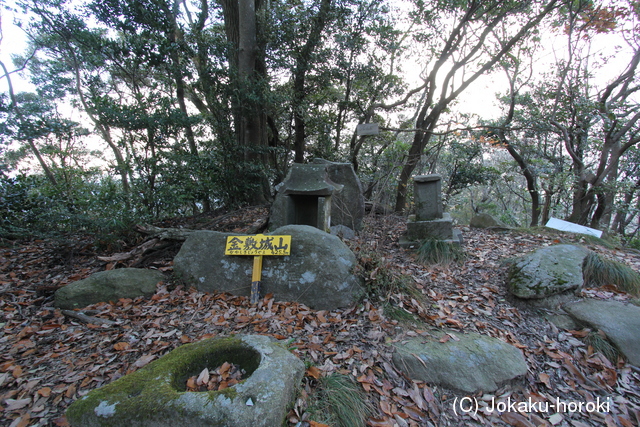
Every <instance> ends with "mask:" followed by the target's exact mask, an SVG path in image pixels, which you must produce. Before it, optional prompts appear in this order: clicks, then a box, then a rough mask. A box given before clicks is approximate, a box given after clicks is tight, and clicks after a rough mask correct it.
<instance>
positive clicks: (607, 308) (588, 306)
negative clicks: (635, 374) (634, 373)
mask: <svg viewBox="0 0 640 427" xmlns="http://www.w3.org/2000/svg"><path fill="white" fill-rule="evenodd" d="M564 310H565V311H566V312H567V313H569V315H570V316H571V317H573V318H574V319H576V320H577V321H578V322H580V323H582V324H586V325H588V326H590V327H591V328H593V329H600V330H602V331H603V332H604V333H605V334H606V335H607V338H609V341H611V342H612V343H613V344H614V345H615V346H616V347H617V348H618V350H620V352H621V353H622V354H624V355H625V357H626V358H627V359H628V360H629V363H631V364H632V365H635V366H638V367H640V307H637V306H635V305H631V304H623V303H621V302H618V301H604V300H595V299H585V300H583V301H579V302H575V303H571V304H567V305H565V306H564Z"/></svg>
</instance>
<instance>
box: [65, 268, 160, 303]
mask: <svg viewBox="0 0 640 427" xmlns="http://www.w3.org/2000/svg"><path fill="white" fill-rule="evenodd" d="M163 280H164V274H162V272H161V271H158V270H147V269H144V268H119V269H116V270H108V271H101V272H99V273H95V274H93V275H91V276H89V277H87V278H86V279H83V280H78V281H77V282H73V283H69V284H68V285H66V286H64V287H62V288H60V289H58V290H57V291H56V294H55V302H54V304H55V306H56V307H58V308H62V309H70V310H73V309H76V308H83V307H86V306H88V305H91V304H95V303H98V302H109V301H118V300H119V299H120V298H137V297H140V296H144V297H150V296H151V295H153V294H154V293H155V292H156V285H157V284H158V282H161V281H163Z"/></svg>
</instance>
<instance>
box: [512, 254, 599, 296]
mask: <svg viewBox="0 0 640 427" xmlns="http://www.w3.org/2000/svg"><path fill="white" fill-rule="evenodd" d="M588 253H589V250H588V249H585V248H583V247H581V246H575V245H555V246H548V247H545V248H541V249H538V250H536V251H534V252H531V253H529V254H527V255H524V256H522V257H521V258H519V259H518V260H517V261H516V262H514V263H513V264H512V265H511V267H510V270H509V276H508V278H507V288H508V290H509V292H511V294H513V295H515V296H517V297H518V298H524V299H531V298H546V297H549V296H551V295H556V294H560V293H562V292H566V291H569V290H572V289H577V288H580V287H582V284H583V280H582V261H583V260H584V259H585V257H586V256H587V254H588Z"/></svg>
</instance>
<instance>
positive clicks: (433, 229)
mask: <svg viewBox="0 0 640 427" xmlns="http://www.w3.org/2000/svg"><path fill="white" fill-rule="evenodd" d="M413 185H414V187H413V188H414V191H413V197H414V201H415V207H416V218H415V220H414V221H412V220H409V221H407V232H406V233H405V234H404V235H403V236H401V237H400V241H399V242H398V243H399V244H400V246H402V247H403V248H405V249H416V248H417V247H418V246H419V245H420V242H421V241H423V240H426V239H436V240H444V241H446V242H450V243H455V244H461V243H462V234H461V233H460V231H459V230H454V229H453V220H452V219H451V215H449V214H448V213H444V212H443V210H444V209H443V206H442V176H441V175H439V174H431V175H418V176H416V177H414V178H413Z"/></svg>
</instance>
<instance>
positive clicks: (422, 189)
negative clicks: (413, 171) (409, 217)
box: [413, 174, 442, 221]
mask: <svg viewBox="0 0 640 427" xmlns="http://www.w3.org/2000/svg"><path fill="white" fill-rule="evenodd" d="M413 188H414V189H413V194H414V196H413V197H414V198H415V204H416V221H430V220H432V219H439V218H442V175H439V174H432V175H419V176H416V177H415V178H414V179H413Z"/></svg>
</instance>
